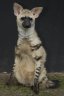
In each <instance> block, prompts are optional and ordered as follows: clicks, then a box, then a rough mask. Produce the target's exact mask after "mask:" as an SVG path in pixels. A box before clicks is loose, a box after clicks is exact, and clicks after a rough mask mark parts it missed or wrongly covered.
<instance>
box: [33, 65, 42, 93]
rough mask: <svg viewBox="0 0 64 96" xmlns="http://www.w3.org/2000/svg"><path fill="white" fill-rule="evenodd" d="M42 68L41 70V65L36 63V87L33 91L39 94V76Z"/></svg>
mask: <svg viewBox="0 0 64 96" xmlns="http://www.w3.org/2000/svg"><path fill="white" fill-rule="evenodd" d="M40 70H41V65H39V66H38V64H37V65H36V69H35V75H34V87H33V91H34V92H35V93H36V94H38V93H39V76H40Z"/></svg>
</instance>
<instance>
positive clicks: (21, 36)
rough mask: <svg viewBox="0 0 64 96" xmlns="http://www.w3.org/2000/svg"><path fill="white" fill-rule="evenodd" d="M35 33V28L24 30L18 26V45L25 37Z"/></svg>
mask: <svg viewBox="0 0 64 96" xmlns="http://www.w3.org/2000/svg"><path fill="white" fill-rule="evenodd" d="M34 33H35V29H34V27H33V28H29V29H28V30H23V29H22V28H19V27H18V42H17V45H19V44H21V42H22V40H23V39H24V38H27V39H29V38H30V37H31V36H32V35H33V34H34Z"/></svg>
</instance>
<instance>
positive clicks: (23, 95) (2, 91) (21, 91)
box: [0, 74, 64, 96]
mask: <svg viewBox="0 0 64 96" xmlns="http://www.w3.org/2000/svg"><path fill="white" fill-rule="evenodd" d="M8 77H9V75H6V74H0V96H64V74H63V75H62V74H60V75H58V74H54V75H49V78H50V79H52V80H59V86H58V88H56V89H41V90H40V92H39V94H38V95H36V94H34V93H33V91H32V90H31V89H30V88H27V87H23V86H19V85H18V86H17V85H15V84H13V85H11V86H9V87H8V86H7V85H5V83H6V81H7V79H8Z"/></svg>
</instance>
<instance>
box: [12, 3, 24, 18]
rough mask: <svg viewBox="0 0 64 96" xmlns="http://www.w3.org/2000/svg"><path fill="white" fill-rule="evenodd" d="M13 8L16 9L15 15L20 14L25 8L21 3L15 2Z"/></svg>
mask: <svg viewBox="0 0 64 96" xmlns="http://www.w3.org/2000/svg"><path fill="white" fill-rule="evenodd" d="M13 10H14V15H15V16H18V15H19V14H20V12H21V11H22V10H23V7H22V6H21V5H19V4H18V3H14V5H13Z"/></svg>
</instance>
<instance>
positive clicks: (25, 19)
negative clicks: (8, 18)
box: [13, 3, 43, 29]
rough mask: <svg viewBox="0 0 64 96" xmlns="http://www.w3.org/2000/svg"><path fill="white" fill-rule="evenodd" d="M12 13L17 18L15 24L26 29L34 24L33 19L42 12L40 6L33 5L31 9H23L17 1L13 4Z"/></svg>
mask: <svg viewBox="0 0 64 96" xmlns="http://www.w3.org/2000/svg"><path fill="white" fill-rule="evenodd" d="M13 9H14V15H15V16H16V18H17V25H18V27H19V28H23V29H28V28H31V27H33V26H34V25H35V19H36V18H37V17H38V16H39V14H40V13H41V12H42V9H43V8H42V7H35V8H33V9H32V10H28V9H23V7H22V6H21V5H19V4H17V3H14V6H13Z"/></svg>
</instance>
